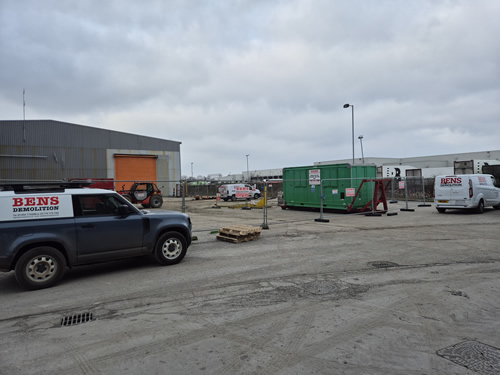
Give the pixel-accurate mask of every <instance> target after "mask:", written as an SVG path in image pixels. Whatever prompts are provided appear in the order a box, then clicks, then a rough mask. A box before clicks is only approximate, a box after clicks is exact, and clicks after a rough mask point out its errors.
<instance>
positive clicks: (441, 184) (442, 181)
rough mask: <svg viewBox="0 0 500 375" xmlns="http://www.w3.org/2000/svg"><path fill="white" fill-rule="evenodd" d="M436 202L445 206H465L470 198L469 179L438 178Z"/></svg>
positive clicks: (459, 177)
mask: <svg viewBox="0 0 500 375" xmlns="http://www.w3.org/2000/svg"><path fill="white" fill-rule="evenodd" d="M435 187H436V200H437V203H443V204H450V205H455V204H463V203H464V200H465V199H467V198H469V178H468V177H465V176H439V177H436V184H435Z"/></svg>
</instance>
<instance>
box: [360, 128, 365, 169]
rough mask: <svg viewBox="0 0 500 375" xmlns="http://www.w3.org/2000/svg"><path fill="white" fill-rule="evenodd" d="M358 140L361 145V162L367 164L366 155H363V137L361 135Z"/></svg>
mask: <svg viewBox="0 0 500 375" xmlns="http://www.w3.org/2000/svg"><path fill="white" fill-rule="evenodd" d="M358 139H359V142H360V143H361V160H363V164H365V154H364V153H363V136H362V135H360V136H359V137H358Z"/></svg>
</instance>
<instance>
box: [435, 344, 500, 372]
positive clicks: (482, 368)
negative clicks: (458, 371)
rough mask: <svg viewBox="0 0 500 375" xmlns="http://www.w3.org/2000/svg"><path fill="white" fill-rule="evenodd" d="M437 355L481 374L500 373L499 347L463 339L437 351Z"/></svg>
mask: <svg viewBox="0 0 500 375" xmlns="http://www.w3.org/2000/svg"><path fill="white" fill-rule="evenodd" d="M437 355H439V356H441V357H443V358H446V359H448V360H450V361H452V362H455V363H457V364H459V365H461V366H464V367H466V368H468V369H470V370H472V371H476V372H477V373H479V374H482V375H496V374H500V349H498V348H495V347H494V346H489V345H486V344H483V343H482V342H478V341H465V342H462V343H460V344H457V345H453V346H450V347H448V348H444V349H441V350H438V351H437Z"/></svg>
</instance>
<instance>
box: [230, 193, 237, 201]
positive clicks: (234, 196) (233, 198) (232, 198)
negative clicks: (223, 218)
mask: <svg viewBox="0 0 500 375" xmlns="http://www.w3.org/2000/svg"><path fill="white" fill-rule="evenodd" d="M231 200H232V201H233V202H234V201H235V200H236V195H234V194H233V195H232V196H231Z"/></svg>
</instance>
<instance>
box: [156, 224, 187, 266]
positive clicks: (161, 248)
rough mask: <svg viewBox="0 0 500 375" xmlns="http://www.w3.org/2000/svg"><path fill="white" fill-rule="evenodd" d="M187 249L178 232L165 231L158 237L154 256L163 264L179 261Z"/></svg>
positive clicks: (183, 239) (184, 240)
mask: <svg viewBox="0 0 500 375" xmlns="http://www.w3.org/2000/svg"><path fill="white" fill-rule="evenodd" d="M186 251H187V242H186V239H185V238H184V236H183V235H182V234H180V233H179V232H167V233H164V234H162V235H161V236H160V238H158V241H157V242H156V248H155V253H154V255H155V258H156V261H157V262H158V263H160V264H161V265H164V266H168V265H171V264H176V263H179V262H180V261H181V260H182V259H183V258H184V256H185V255H186Z"/></svg>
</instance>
